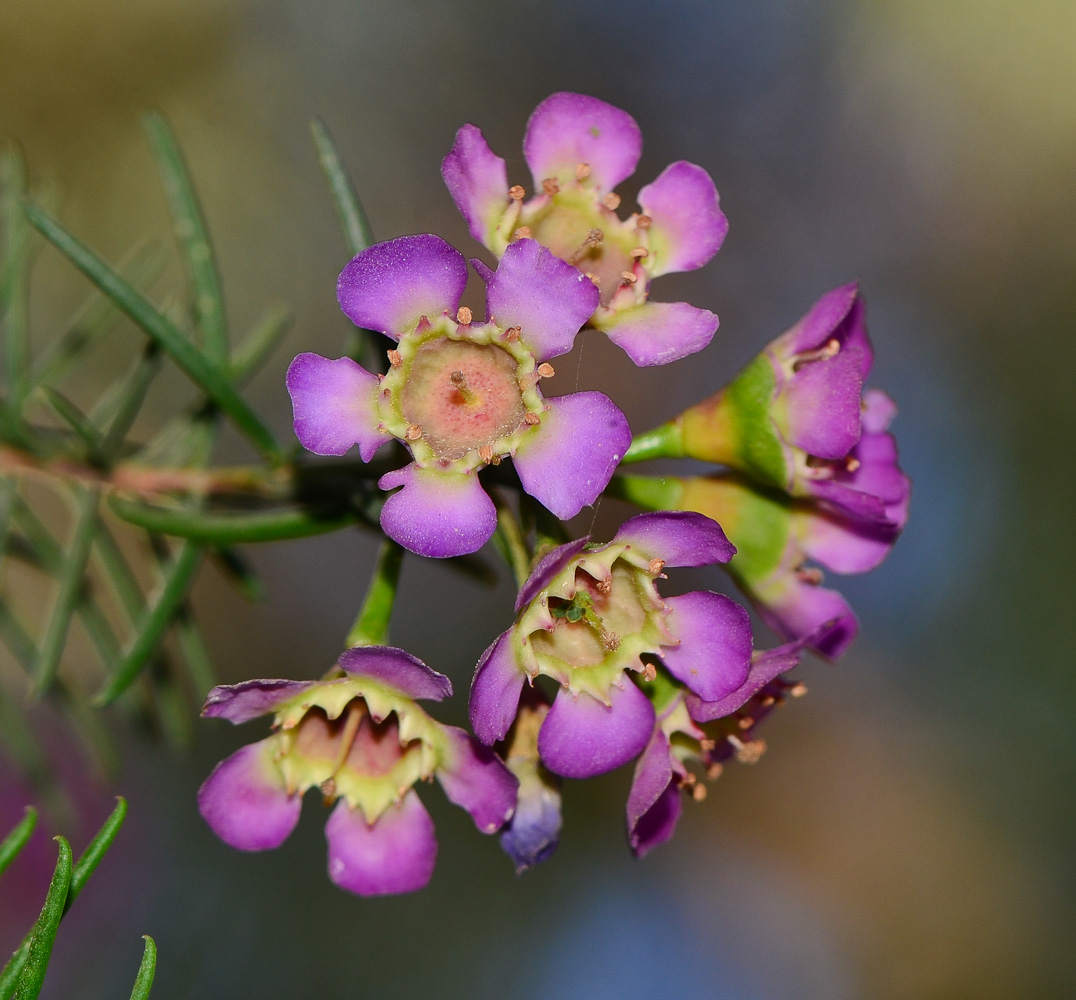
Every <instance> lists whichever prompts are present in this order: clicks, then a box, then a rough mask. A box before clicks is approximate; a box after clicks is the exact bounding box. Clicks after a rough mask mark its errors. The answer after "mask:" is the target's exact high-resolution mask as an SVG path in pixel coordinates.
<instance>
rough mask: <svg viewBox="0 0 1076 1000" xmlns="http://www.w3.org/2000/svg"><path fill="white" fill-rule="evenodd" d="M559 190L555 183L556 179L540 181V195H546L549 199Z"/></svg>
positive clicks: (558, 185) (549, 178)
mask: <svg viewBox="0 0 1076 1000" xmlns="http://www.w3.org/2000/svg"><path fill="white" fill-rule="evenodd" d="M559 190H560V184H558V183H557V179H556V177H547V178H546V179H545V180H544V181H542V193H543V194H547V195H549V196H550V197H552V196H553V195H555V194H556V193H557V192H558V191H559Z"/></svg>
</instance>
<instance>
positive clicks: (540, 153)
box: [523, 93, 643, 191]
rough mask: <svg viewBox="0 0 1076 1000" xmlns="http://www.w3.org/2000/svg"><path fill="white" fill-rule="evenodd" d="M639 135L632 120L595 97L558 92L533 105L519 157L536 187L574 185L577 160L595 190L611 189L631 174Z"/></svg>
mask: <svg viewBox="0 0 1076 1000" xmlns="http://www.w3.org/2000/svg"><path fill="white" fill-rule="evenodd" d="M642 150H643V136H642V132H640V130H639V126H638V125H637V124H636V122H635V119H634V118H632V117H631V115H629V114H628V113H627V112H626V111H621V110H620V109H619V108H614V107H613V106H612V105H611V104H606V103H605V101H599V100H598V99H597V98H596V97H587V96H586V95H584V94H569V93H559V94H553V95H551V96H550V97H547V98H546V99H545V100H544V101H542V103H541V104H539V105H538V107H536V108H535V109H534V113H533V114H532V115H531V117H530V120H529V121H528V122H527V132H526V135H525V136H524V138H523V156H524V158H525V159H526V161H527V166H528V167H530V169H531V175H532V176H533V178H534V187H535V189H536V190H538V191H540V190H541V188H542V181H543V180H546V179H547V178H549V177H554V178H556V179H557V180H558V181H559V182H560V183H561V184H569V183H574V182H575V180H576V170H577V168H578V166H579V164H581V163H585V164H587V166H588V167H589V168H590V180H591V181H592V182H593V184H594V186H595V187H596V188H597V189H598V190H599V191H612V189H613V188H615V187H616V186H617V185H618V184H619V183H620V182H621V181H622V180H624V179H625V178H627V177H630V176H631V175H632V174H633V173H635V166H636V164H637V163H638V162H639V156H640V154H641V153H642Z"/></svg>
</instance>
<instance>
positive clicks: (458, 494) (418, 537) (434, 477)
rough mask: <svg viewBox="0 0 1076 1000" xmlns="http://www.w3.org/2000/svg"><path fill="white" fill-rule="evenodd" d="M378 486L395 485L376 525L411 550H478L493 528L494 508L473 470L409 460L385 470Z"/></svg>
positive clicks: (444, 553) (442, 553) (442, 554)
mask: <svg viewBox="0 0 1076 1000" xmlns="http://www.w3.org/2000/svg"><path fill="white" fill-rule="evenodd" d="M378 486H380V487H381V489H383V490H390V489H392V488H393V487H395V486H402V487H403V489H402V490H400V491H399V492H398V493H394V494H393V495H392V496H390V497H389V498H388V499H387V500H386V501H385V506H384V507H382V508H381V527H382V528H384V529H385V534H387V535H388V536H389V537H390V538H392V539H393V540H394V541H397V542H399V543H400V544H401V545H402V546H403V547H404V548H405V549H407V550H409V551H410V552H417V553H418V554H419V555H422V556H430V557H431V558H433V559H447V558H448V557H449V556H462V555H466V554H467V553H469V552H477V551H478V550H479V549H480V548H482V546H483V545H485V544H486V542H487V541H489V538H490V536H491V535H492V534H493V529H494V528H496V527H497V511H496V508H494V506H493V501H492V500H490V498H489V496H488V495H487V493H486V491H485V490H484V489H482V484H481V483H480V482H479V481H478V477H477V476H476V475H474V474H473V473H458V472H441V471H440V470H438V469H420V468H418V467H417V466H416V465H414V464H413V463H412V464H411V465H407V466H404V468H402V469H397V470H396V471H395V472H387V473H385V475H383V476H382V477H381V479H380V480H379V481H378Z"/></svg>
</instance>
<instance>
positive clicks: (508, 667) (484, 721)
mask: <svg viewBox="0 0 1076 1000" xmlns="http://www.w3.org/2000/svg"><path fill="white" fill-rule="evenodd" d="M525 676H526V674H525V673H524V671H523V668H522V667H521V666H520V665H519V663H517V662H516V658H515V654H514V652H513V650H512V630H511V629H509V630H508V631H507V632H502V633H501V635H500V636H499V637H498V638H497V639H496V641H494V642H493V643H491V644H490V646H489V648H488V649H487V650H486V651H485V652H484V653H483V654H482V659H480V660H479V661H478V666H477V667H476V668H475V673H474V680H473V681H472V682H471V700H470V713H471V728H472V729H473V730H474V733H475V735H476V736H477V737H478V738H479V739H480V740H481V741H482V742H483V743H486V744H492V743H496V742H497V741H498V740H503V739H504V737H505V736H506V735H507V733H508V730H509V729H511V727H512V721H513V720H514V719H515V717H516V708H517V706H518V705H519V693H520V691H522V690H523V678H524V677H525Z"/></svg>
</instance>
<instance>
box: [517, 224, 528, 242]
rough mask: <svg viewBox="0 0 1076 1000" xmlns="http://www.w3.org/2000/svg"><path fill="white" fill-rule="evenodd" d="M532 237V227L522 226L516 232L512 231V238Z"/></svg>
mask: <svg viewBox="0 0 1076 1000" xmlns="http://www.w3.org/2000/svg"><path fill="white" fill-rule="evenodd" d="M530 238H531V227H530V226H520V227H519V228H518V229H517V230H516V231H515V232H514V233H512V240H513V241H515V240H529V239H530Z"/></svg>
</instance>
